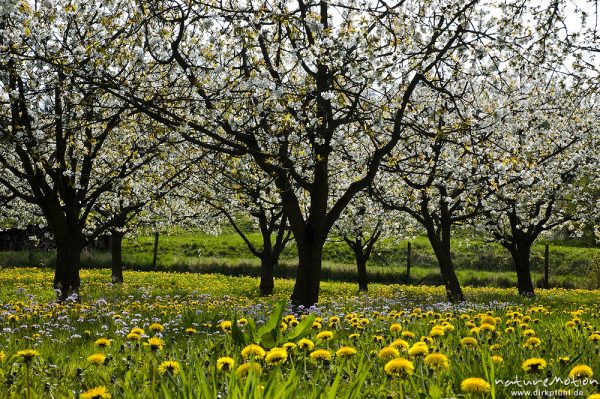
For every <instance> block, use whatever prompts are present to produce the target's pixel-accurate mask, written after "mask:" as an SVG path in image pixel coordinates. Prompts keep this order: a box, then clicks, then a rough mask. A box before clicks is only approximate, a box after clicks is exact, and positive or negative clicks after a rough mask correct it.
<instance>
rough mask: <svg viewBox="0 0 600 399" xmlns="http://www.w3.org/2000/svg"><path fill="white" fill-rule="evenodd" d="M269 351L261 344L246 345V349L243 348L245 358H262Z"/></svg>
mask: <svg viewBox="0 0 600 399" xmlns="http://www.w3.org/2000/svg"><path fill="white" fill-rule="evenodd" d="M266 354H267V353H266V352H265V350H264V349H263V348H261V347H260V345H256V344H250V345H248V346H246V347H245V348H244V349H242V357H243V358H244V359H248V358H252V357H257V358H259V359H262V358H264V357H265V355H266Z"/></svg>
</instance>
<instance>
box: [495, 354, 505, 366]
mask: <svg viewBox="0 0 600 399" xmlns="http://www.w3.org/2000/svg"><path fill="white" fill-rule="evenodd" d="M503 361H504V359H503V358H502V356H498V355H493V356H492V363H494V364H500V363H502V362H503Z"/></svg>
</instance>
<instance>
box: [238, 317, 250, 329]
mask: <svg viewBox="0 0 600 399" xmlns="http://www.w3.org/2000/svg"><path fill="white" fill-rule="evenodd" d="M246 324H248V319H246V318H244V317H242V318H241V319H239V320H238V321H237V325H238V326H240V327H243V326H245V325H246Z"/></svg>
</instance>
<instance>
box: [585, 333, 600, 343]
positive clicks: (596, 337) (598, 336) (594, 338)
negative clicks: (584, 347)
mask: <svg viewBox="0 0 600 399" xmlns="http://www.w3.org/2000/svg"><path fill="white" fill-rule="evenodd" d="M588 339H589V340H590V341H592V342H595V343H600V334H596V333H594V334H592V335H590V336H589V337H588Z"/></svg>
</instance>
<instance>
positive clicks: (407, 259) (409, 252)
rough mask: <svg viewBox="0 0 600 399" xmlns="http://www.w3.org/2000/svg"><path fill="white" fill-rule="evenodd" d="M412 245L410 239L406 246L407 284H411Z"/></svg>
mask: <svg viewBox="0 0 600 399" xmlns="http://www.w3.org/2000/svg"><path fill="white" fill-rule="evenodd" d="M410 258H411V245H410V241H409V242H408V246H407V247H406V284H410V262H411V259H410Z"/></svg>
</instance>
